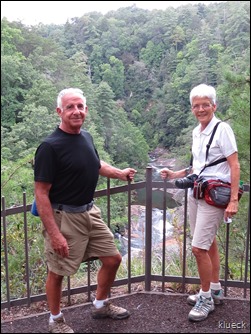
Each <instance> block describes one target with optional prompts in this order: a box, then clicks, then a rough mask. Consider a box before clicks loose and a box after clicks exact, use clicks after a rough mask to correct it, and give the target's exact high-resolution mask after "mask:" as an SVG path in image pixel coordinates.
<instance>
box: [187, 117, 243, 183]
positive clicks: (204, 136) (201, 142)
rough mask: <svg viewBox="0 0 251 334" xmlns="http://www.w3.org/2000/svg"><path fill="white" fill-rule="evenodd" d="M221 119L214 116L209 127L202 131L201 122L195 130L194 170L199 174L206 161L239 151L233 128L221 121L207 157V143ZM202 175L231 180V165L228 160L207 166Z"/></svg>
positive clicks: (208, 177) (209, 177)
mask: <svg viewBox="0 0 251 334" xmlns="http://www.w3.org/2000/svg"><path fill="white" fill-rule="evenodd" d="M219 121H220V120H219V119H218V118H216V116H214V117H213V118H212V120H211V121H210V123H209V124H208V125H207V127H206V128H205V129H204V130H203V131H202V132H201V131H200V129H201V125H200V124H199V125H198V126H197V127H196V128H195V129H194V130H193V144H192V154H193V172H194V173H195V174H197V175H198V174H199V173H200V171H201V170H202V168H203V167H204V165H205V163H207V164H209V163H211V162H214V161H216V160H218V159H221V158H224V157H225V158H227V157H228V156H230V155H231V154H233V153H235V152H237V144H236V140H235V135H234V133H233V130H232V128H231V127H230V125H229V124H227V123H226V122H221V123H220V124H219V125H218V128H217V130H216V132H215V134H214V138H213V141H212V143H211V145H210V147H209V154H208V159H207V161H205V159H206V145H207V143H208V142H209V139H210V137H211V134H212V131H213V128H214V126H215V124H216V123H217V122H219ZM200 176H203V177H204V178H206V179H215V178H217V179H221V180H222V181H225V182H230V167H229V164H228V162H227V161H224V162H222V163H219V164H217V165H215V166H211V167H207V168H206V169H205V170H204V171H203V172H202V173H201V174H200Z"/></svg>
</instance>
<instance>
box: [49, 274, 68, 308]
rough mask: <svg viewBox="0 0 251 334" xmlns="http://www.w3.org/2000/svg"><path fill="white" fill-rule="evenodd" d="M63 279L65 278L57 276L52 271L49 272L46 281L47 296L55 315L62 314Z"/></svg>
mask: <svg viewBox="0 0 251 334" xmlns="http://www.w3.org/2000/svg"><path fill="white" fill-rule="evenodd" d="M63 278H64V276H60V275H57V274H55V273H53V272H51V271H49V272H48V276H47V281H46V296H47V302H48V305H49V309H50V311H51V314H53V315H57V314H59V313H60V302H61V294H62V282H63Z"/></svg>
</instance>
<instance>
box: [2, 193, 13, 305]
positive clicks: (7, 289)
mask: <svg viewBox="0 0 251 334" xmlns="http://www.w3.org/2000/svg"><path fill="white" fill-rule="evenodd" d="M2 208H3V209H2V212H3V237H4V262H5V273H6V297H7V303H8V310H9V311H10V309H11V306H10V277H9V262H8V242H7V221H6V206H5V197H4V196H2Z"/></svg>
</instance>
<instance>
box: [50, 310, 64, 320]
mask: <svg viewBox="0 0 251 334" xmlns="http://www.w3.org/2000/svg"><path fill="white" fill-rule="evenodd" d="M61 316H62V312H61V311H60V312H59V313H58V314H57V315H53V314H51V315H50V322H53V321H54V320H56V319H58V318H60V317H61Z"/></svg>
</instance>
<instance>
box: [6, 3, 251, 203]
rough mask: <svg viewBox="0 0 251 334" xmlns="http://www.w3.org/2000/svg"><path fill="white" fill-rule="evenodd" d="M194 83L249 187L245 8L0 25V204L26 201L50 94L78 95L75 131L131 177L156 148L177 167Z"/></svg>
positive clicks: (51, 123)
mask: <svg viewBox="0 0 251 334" xmlns="http://www.w3.org/2000/svg"><path fill="white" fill-rule="evenodd" d="M55 15H56V13H55ZM202 82H204V83H208V84H211V85H213V86H215V87H216V89H217V92H218V113H217V116H218V117H219V118H221V119H223V120H226V121H228V122H229V123H230V124H231V126H232V127H233V129H234V131H235V134H236V138H237V143H238V147H239V157H240V162H241V179H242V180H243V181H244V182H245V183H249V168H250V125H249V124H250V2H249V1H231V2H230V1H228V2H224V3H216V4H210V5H208V6H205V5H204V4H198V5H191V4H188V5H185V6H181V7H178V8H176V9H174V8H172V7H169V8H167V9H166V10H165V11H163V10H153V11H148V10H144V9H139V8H137V7H135V6H131V7H127V8H121V9H119V10H117V11H112V12H109V13H107V14H106V15H102V14H100V13H98V12H92V13H88V14H85V15H83V16H81V17H78V18H72V19H71V20H70V21H68V22H66V23H65V24H64V25H43V24H39V25H37V26H25V25H23V24H22V23H21V22H8V21H7V20H6V19H5V18H3V19H2V21H1V121H2V124H1V133H2V140H1V145H2V155H1V158H2V159H1V160H2V183H1V187H2V194H3V195H5V196H6V199H7V200H8V204H9V205H12V204H17V203H18V202H19V201H20V199H21V198H22V191H27V192H28V193H29V194H30V196H32V192H33V171H32V168H31V161H32V158H33V156H34V152H35V149H36V147H37V145H38V144H39V143H40V141H41V140H42V139H43V138H44V137H45V136H46V135H47V134H49V133H50V132H51V131H52V130H53V129H54V128H55V126H56V124H57V123H58V117H57V114H56V112H55V107H56V97H57V93H58V92H59V91H60V90H61V89H63V88H65V87H70V86H74V87H79V88H81V89H82V90H83V91H84V92H85V95H86V97H87V104H88V107H89V116H88V119H87V121H86V123H85V124H84V127H86V128H87V129H88V130H89V131H90V132H91V133H92V135H93V137H94V141H95V144H96V147H97V149H98V151H99V154H100V157H101V158H102V159H104V160H106V161H108V162H111V163H114V164H116V165H117V166H121V167H122V166H126V165H128V164H129V165H131V166H132V167H134V168H136V169H137V170H138V176H137V177H138V178H142V176H143V174H144V170H145V167H146V166H147V163H148V159H149V158H148V155H149V153H150V152H151V151H152V150H154V149H155V148H156V147H163V148H166V149H167V150H168V151H169V152H170V154H172V155H179V157H180V158H182V159H184V163H186V162H187V161H188V160H189V156H190V145H191V129H192V128H193V127H194V126H195V124H196V123H195V119H194V117H193V116H192V114H191V111H190V105H189V92H190V90H191V88H192V87H193V86H195V85H197V84H199V83H202Z"/></svg>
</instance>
